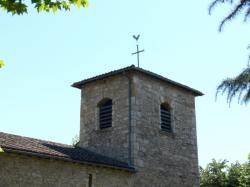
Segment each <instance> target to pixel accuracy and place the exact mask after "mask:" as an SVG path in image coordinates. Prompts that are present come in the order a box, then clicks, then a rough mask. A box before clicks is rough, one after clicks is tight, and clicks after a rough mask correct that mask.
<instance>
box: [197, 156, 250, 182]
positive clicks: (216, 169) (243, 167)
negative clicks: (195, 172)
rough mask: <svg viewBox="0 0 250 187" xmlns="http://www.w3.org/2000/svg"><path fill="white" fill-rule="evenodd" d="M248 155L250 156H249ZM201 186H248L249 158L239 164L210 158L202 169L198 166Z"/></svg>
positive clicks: (249, 180) (249, 174)
mask: <svg viewBox="0 0 250 187" xmlns="http://www.w3.org/2000/svg"><path fill="white" fill-rule="evenodd" d="M249 157H250V156H249ZM200 186H201V187H250V159H249V160H248V162H245V163H243V164H240V163H239V162H235V163H233V164H230V165H228V161H226V160H222V161H216V160H214V159H213V160H212V162H211V163H209V164H208V165H207V166H206V167H205V168H204V169H203V168H202V167H200Z"/></svg>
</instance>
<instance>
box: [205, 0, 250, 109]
mask: <svg viewBox="0 0 250 187" xmlns="http://www.w3.org/2000/svg"><path fill="white" fill-rule="evenodd" d="M220 3H221V4H223V3H230V4H231V5H232V6H234V7H233V9H232V11H231V12H230V13H229V14H228V15H226V16H225V18H224V19H223V20H222V21H221V23H220V26H219V31H221V30H222V27H223V26H224V24H225V23H226V22H227V21H230V20H232V19H233V18H234V17H235V16H236V15H238V14H240V13H243V15H244V20H245V21H247V19H248V18H249V17H250V0H238V1H237V2H236V3H235V0H214V1H213V2H212V3H211V5H210V6H209V14H211V11H212V10H213V8H214V7H215V6H216V5H218V4H220ZM249 61H250V55H249ZM219 92H221V93H222V94H224V93H225V92H227V102H228V103H229V104H230V103H231V101H232V99H233V98H234V97H236V96H238V101H241V103H245V104H247V103H248V102H249V101H250V65H249V63H248V65H247V67H246V68H245V69H243V71H242V72H241V73H240V74H239V75H238V76H236V77H234V78H227V79H225V80H223V81H222V82H221V83H220V85H219V86H218V87H217V94H218V93H219ZM217 94H216V95H217Z"/></svg>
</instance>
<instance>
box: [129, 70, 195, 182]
mask: <svg viewBox="0 0 250 187" xmlns="http://www.w3.org/2000/svg"><path fill="white" fill-rule="evenodd" d="M133 83H134V84H135V101H134V106H133V108H134V109H133V110H134V114H133V126H134V127H135V134H134V142H133V143H134V158H135V167H136V169H137V170H138V173H136V177H135V186H143V187H152V186H155V187H167V186H169V187H198V186H199V172H198V155H197V142H196V123H195V103H194V96H193V95H192V94H191V93H189V92H187V91H185V90H182V89H180V88H177V87H174V86H171V85H170V84H167V83H165V82H163V81H159V80H157V79H154V78H151V77H148V76H145V75H143V74H140V73H137V74H135V75H134V78H133ZM164 102H167V103H168V104H169V105H170V107H171V115H172V125H173V126H172V127H173V133H168V132H164V131H162V130H161V128H160V104H161V103H164ZM152 184H153V185H152Z"/></svg>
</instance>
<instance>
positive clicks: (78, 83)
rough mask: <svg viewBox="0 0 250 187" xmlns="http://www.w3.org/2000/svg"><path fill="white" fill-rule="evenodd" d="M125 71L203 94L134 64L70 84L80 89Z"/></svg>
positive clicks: (195, 93) (199, 94)
mask: <svg viewBox="0 0 250 187" xmlns="http://www.w3.org/2000/svg"><path fill="white" fill-rule="evenodd" d="M126 71H138V72H141V73H144V74H146V75H149V76H152V77H154V78H156V79H159V80H162V81H165V82H168V83H170V84H172V85H174V86H177V87H180V88H182V89H184V90H186V91H188V92H191V93H192V94H193V95H194V96H203V95H204V94H203V93H202V92H200V91H198V90H196V89H193V88H190V87H188V86H186V85H183V84H181V83H178V82H175V81H172V80H170V79H168V78H165V77H163V76H161V75H158V74H156V73H153V72H150V71H147V70H144V69H142V68H138V67H135V66H134V65H132V66H128V67H126V68H123V69H119V70H116V71H111V72H108V73H105V74H101V75H99V76H95V77H92V78H88V79H85V80H82V81H79V82H75V83H73V84H72V85H71V86H72V87H75V88H78V89H81V88H82V86H83V85H85V84H86V83H89V82H93V81H96V80H101V79H104V78H107V77H110V76H113V75H117V74H120V73H123V72H126Z"/></svg>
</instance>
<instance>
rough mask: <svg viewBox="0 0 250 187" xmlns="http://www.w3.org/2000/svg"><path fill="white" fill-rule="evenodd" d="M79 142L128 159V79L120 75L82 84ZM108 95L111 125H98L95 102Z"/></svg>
mask: <svg viewBox="0 0 250 187" xmlns="http://www.w3.org/2000/svg"><path fill="white" fill-rule="evenodd" d="M81 91H82V96H81V127H80V144H79V145H80V146H83V147H87V148H88V149H90V150H92V151H95V152H98V153H101V154H104V155H107V156H110V157H113V158H117V159H119V160H122V161H125V162H127V161H128V79H127V77H126V76H124V75H118V76H113V77H110V78H105V79H103V80H98V81H94V82H91V83H87V84H85V85H84V87H83V88H82V90H81ZM105 98H110V99H112V102H113V106H112V107H113V109H112V118H113V119H112V127H111V128H107V129H102V130H100V129H99V118H98V103H99V102H100V101H101V100H102V99H105Z"/></svg>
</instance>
